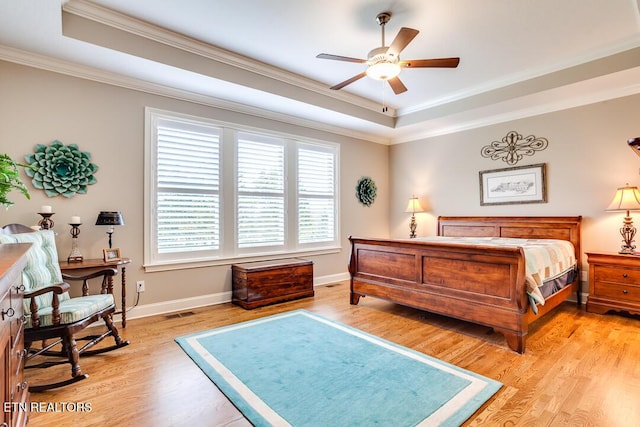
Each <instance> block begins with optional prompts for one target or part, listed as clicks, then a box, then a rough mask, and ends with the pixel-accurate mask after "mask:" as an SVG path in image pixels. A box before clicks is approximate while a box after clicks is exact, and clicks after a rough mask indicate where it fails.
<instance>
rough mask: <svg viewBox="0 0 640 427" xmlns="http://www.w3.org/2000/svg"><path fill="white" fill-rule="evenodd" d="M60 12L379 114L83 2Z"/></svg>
mask: <svg viewBox="0 0 640 427" xmlns="http://www.w3.org/2000/svg"><path fill="white" fill-rule="evenodd" d="M62 10H63V11H64V12H67V13H70V14H73V15H76V16H79V17H82V18H85V19H89V20H92V21H95V22H98V23H100V24H104V25H107V26H110V27H113V28H116V29H119V30H122V31H126V32H128V33H131V34H134V35H137V36H140V37H144V38H146V39H149V40H153V41H155V42H158V43H162V44H165V45H168V46H171V47H174V48H177V49H181V50H184V51H186V52H190V53H193V54H196V55H199V56H202V57H205V58H208V59H211V60H213V61H217V62H220V63H223V64H226V65H230V66H233V67H236V68H240V69H242V70H246V71H248V72H251V73H255V74H259V75H262V76H264V77H268V78H270V79H274V80H278V81H281V82H284V83H287V84H291V85H294V86H297V87H299V88H301V89H305V90H309V91H312V92H315V93H318V94H321V95H323V96H328V97H330V98H334V99H336V100H339V101H342V102H346V103H349V104H353V105H357V106H358V107H361V108H366V109H368V110H371V111H374V112H376V113H378V114H382V113H380V103H379V102H378V101H373V100H371V99H367V98H363V97H361V96H358V95H354V94H351V93H349V92H344V91H335V90H330V89H329V88H328V87H327V86H326V85H324V84H321V83H319V82H317V81H315V80H312V79H308V78H305V77H303V76H300V75H298V74H295V73H291V72H289V71H287V70H284V69H281V68H278V67H274V66H271V65H268V64H265V63H263V62H260V61H256V60H253V59H251V58H247V57H245V56H242V55H239V54H236V53H234V52H231V51H228V50H226V49H222V48H220V47H217V46H214V45H211V44H209V43H205V42H202V41H199V40H196V39H193V38H191V37H187V36H185V35H182V34H179V33H176V32H173V31H170V30H168V29H166V28H162V27H159V26H156V25H153V24H150V23H148V22H145V21H141V20H139V19H136V18H133V17H131V16H128V15H125V14H122V13H119V12H116V11H114V10H111V9H108V8H105V7H103V6H99V5H97V4H94V3H90V2H87V1H85V0H69V1H68V2H67V3H64V4H63V6H62ZM396 114H397V112H396V110H395V109H393V108H389V109H388V111H387V113H386V114H384V115H387V116H391V117H396Z"/></svg>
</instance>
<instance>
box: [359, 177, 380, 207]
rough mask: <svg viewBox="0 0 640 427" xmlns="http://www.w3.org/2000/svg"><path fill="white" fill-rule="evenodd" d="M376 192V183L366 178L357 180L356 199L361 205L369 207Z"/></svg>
mask: <svg viewBox="0 0 640 427" xmlns="http://www.w3.org/2000/svg"><path fill="white" fill-rule="evenodd" d="M377 191H378V188H377V187H376V183H375V182H373V179H371V178H369V177H368V176H363V177H362V178H360V180H358V185H357V186H356V198H357V199H358V201H359V202H360V203H362V204H363V205H365V206H371V204H372V203H373V201H374V200H375V199H376V194H377Z"/></svg>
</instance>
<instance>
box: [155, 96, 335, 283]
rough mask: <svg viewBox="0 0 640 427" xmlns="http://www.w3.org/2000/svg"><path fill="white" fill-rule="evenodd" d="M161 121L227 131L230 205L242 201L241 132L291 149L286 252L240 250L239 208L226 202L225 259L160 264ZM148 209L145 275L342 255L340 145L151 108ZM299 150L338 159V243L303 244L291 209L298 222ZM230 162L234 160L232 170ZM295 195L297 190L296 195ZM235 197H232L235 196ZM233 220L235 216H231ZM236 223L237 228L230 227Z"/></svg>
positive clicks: (224, 178)
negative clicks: (158, 166) (158, 144)
mask: <svg viewBox="0 0 640 427" xmlns="http://www.w3.org/2000/svg"><path fill="white" fill-rule="evenodd" d="M158 118H165V119H173V120H180V121H185V122H186V123H189V122H191V123H193V124H195V125H202V124H206V125H211V126H215V127H220V128H222V132H221V143H220V180H221V186H220V198H221V200H225V199H226V200H228V199H229V197H231V198H232V199H233V200H234V201H235V200H236V197H237V186H238V183H237V181H236V161H237V154H236V144H235V136H236V135H237V133H239V132H246V133H254V134H258V135H262V136H265V137H272V138H278V139H282V140H283V141H284V146H285V246H284V248H282V250H273V251H269V252H260V251H254V252H252V253H245V252H244V251H239V250H238V248H237V242H236V238H237V235H236V230H237V228H236V227H237V226H236V222H237V217H236V213H235V203H228V202H227V203H221V209H220V218H221V227H220V241H221V245H220V255H219V256H215V257H188V258H184V259H172V260H164V261H163V260H159V259H158V258H157V257H156V258H155V259H154V258H153V257H152V255H153V252H152V251H155V250H157V242H156V241H155V233H154V230H153V225H154V224H155V222H154V221H152V220H151V218H152V216H151V215H153V212H155V210H156V209H157V206H156V204H155V201H154V200H155V199H154V196H155V191H156V182H155V181H156V175H157V170H156V168H155V164H154V160H153V159H155V156H156V155H157V152H156V144H155V141H156V137H157V134H156V126H155V125H156V123H157V119H158ZM229 137H233V138H234V139H233V141H234V143H233V146H234V148H233V150H230V149H229V147H228V144H229V142H228V139H229ZM144 139H145V141H144V145H145V155H144V207H143V213H144V218H143V222H144V224H143V229H144V239H143V240H144V244H143V250H144V261H143V267H144V268H145V271H148V272H155V271H165V270H178V269H187V268H198V267H209V266H218V265H229V264H233V263H234V262H238V261H241V262H251V261H261V260H271V259H282V258H289V257H292V256H313V255H325V254H333V253H338V252H340V251H341V250H342V241H341V237H340V236H341V235H340V225H341V220H340V219H341V218H340V179H339V178H340V144H338V143H335V142H330V141H321V140H316V139H312V138H308V137H301V136H299V135H293V134H288V133H284V132H278V131H271V130H266V129H261V128H256V127H252V126H247V125H241V124H238V123H231V122H225V121H220V120H214V119H209V118H205V117H200V116H193V115H188V114H183V113H176V112H173V111H167V110H162V109H157V108H152V107H145V129H144ZM297 146H303V147H304V146H311V147H313V146H316V147H322V148H323V149H326V150H328V151H330V152H332V153H333V154H334V156H335V171H334V180H335V181H334V183H335V194H334V201H335V207H334V215H335V219H334V220H335V240H334V241H331V242H320V243H317V244H316V243H311V244H300V243H298V235H297V234H298V231H297V228H298V224H297V221H291V214H290V210H291V209H295V210H294V211H292V212H294V217H295V218H297V215H298V211H297V204H298V190H297V188H296V186H297V173H298V171H297V149H295V147H297ZM229 161H232V162H233V163H232V164H231V167H230V165H229V163H228V162H229ZM292 190H293V191H292ZM229 193H231V194H229ZM230 215H231V216H230ZM229 221H232V224H233V226H230V225H229V224H230V222H229Z"/></svg>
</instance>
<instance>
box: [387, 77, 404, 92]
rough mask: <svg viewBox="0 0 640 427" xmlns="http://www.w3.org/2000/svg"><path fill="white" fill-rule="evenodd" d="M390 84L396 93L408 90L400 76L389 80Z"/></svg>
mask: <svg viewBox="0 0 640 427" xmlns="http://www.w3.org/2000/svg"><path fill="white" fill-rule="evenodd" d="M387 81H388V82H389V85H391V89H393V92H394V93H395V94H396V95H400V94H401V93H402V92H406V91H407V87H406V86H405V85H404V83H402V82H401V81H400V79H399V78H398V77H394V78H392V79H389V80H387Z"/></svg>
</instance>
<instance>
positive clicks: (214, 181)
mask: <svg viewBox="0 0 640 427" xmlns="http://www.w3.org/2000/svg"><path fill="white" fill-rule="evenodd" d="M157 123H158V124H157V128H156V132H157V144H156V171H157V175H156V186H157V188H156V245H157V251H158V254H166V253H176V252H194V251H217V250H219V249H220V129H218V128H215V127H211V126H202V125H194V124H192V123H186V122H180V121H176V120H167V119H162V120H158V122H157Z"/></svg>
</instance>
